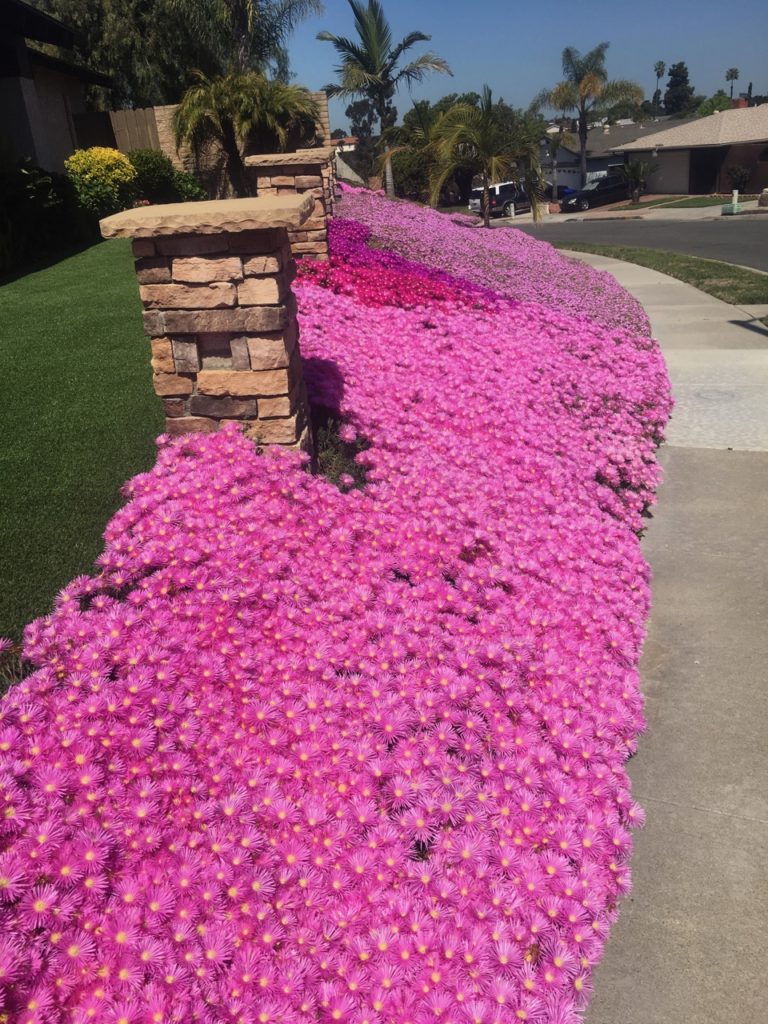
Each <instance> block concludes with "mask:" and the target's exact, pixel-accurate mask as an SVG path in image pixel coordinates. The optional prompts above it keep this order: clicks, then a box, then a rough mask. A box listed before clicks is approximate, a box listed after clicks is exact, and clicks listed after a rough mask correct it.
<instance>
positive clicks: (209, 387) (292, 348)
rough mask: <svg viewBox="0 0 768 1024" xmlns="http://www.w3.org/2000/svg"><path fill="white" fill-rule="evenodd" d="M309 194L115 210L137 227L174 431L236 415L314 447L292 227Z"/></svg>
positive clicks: (117, 224) (210, 426) (262, 438)
mask: <svg viewBox="0 0 768 1024" xmlns="http://www.w3.org/2000/svg"><path fill="white" fill-rule="evenodd" d="M311 209H312V200H311V198H310V197H306V198H302V197H300V196H295V195H293V196H283V197H279V198H277V197H275V198H272V199H266V198H261V199H233V200H220V201H212V202H203V203H175V204H169V205H167V206H151V207H145V208H140V209H136V210H125V211H123V213H119V214H116V215H115V216H114V217H108V218H106V220H103V221H102V222H101V228H102V234H103V235H104V237H106V238H114V237H132V238H133V239H134V242H133V251H134V255H135V257H136V276H137V278H138V283H139V294H140V296H141V301H142V304H143V306H144V329H145V332H146V334H147V335H148V336H149V338H150V343H151V348H152V371H153V383H154V388H155V392H156V394H157V395H158V396H160V398H161V399H162V401H163V407H164V410H165V416H166V421H165V423H166V431H167V433H169V434H182V433H187V432H190V431H212V430H216V429H217V428H218V426H219V425H220V424H221V423H226V422H228V421H230V420H236V421H238V422H242V423H244V424H245V427H246V432H247V433H248V434H249V436H251V437H252V438H253V439H254V440H255V441H256V442H257V443H259V444H264V445H269V444H279V445H284V446H290V447H301V448H304V449H308V448H309V446H310V443H311V438H310V424H309V413H308V407H307V400H306V392H305V389H304V383H303V377H302V370H301V355H300V351H299V331H298V323H297V320H296V300H295V298H294V296H293V293H292V292H291V287H290V286H291V281H292V280H293V277H294V275H295V262H294V260H293V256H292V254H291V246H290V244H289V240H288V231H289V229H290V230H296V229H297V228H298V227H299V226H300V225H301V223H302V222H303V221H304V220H305V219H306V218H307V217H308V216H309V214H310V211H311Z"/></svg>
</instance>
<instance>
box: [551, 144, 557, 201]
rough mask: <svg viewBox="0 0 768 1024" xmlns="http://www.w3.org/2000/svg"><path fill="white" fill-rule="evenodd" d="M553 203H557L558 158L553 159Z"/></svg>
mask: <svg viewBox="0 0 768 1024" xmlns="http://www.w3.org/2000/svg"><path fill="white" fill-rule="evenodd" d="M552 202H553V203H556V202H557V157H556V156H554V157H552Z"/></svg>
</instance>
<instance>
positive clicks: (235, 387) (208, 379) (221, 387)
mask: <svg viewBox="0 0 768 1024" xmlns="http://www.w3.org/2000/svg"><path fill="white" fill-rule="evenodd" d="M291 383H292V382H291V381H290V380H289V373H288V370H287V369H284V370H260V371H258V372H254V371H252V370H239V371H237V370H234V371H233V370H201V371H200V373H199V374H198V375H197V393H198V394H199V395H220V396H231V397H232V398H239V397H241V396H245V397H252V396H257V395H264V396H266V397H270V396H272V395H287V394H288V392H289V390H290V385H291Z"/></svg>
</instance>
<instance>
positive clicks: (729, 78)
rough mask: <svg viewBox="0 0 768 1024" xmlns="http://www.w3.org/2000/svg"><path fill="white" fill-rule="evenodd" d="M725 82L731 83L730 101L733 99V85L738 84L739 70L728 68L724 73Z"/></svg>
mask: <svg viewBox="0 0 768 1024" xmlns="http://www.w3.org/2000/svg"><path fill="white" fill-rule="evenodd" d="M725 80H726V82H730V83H731V99H733V83H734V82H738V80H739V69H738V68H728V70H727V71H726V72H725Z"/></svg>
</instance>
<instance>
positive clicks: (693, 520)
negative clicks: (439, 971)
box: [573, 225, 768, 1024]
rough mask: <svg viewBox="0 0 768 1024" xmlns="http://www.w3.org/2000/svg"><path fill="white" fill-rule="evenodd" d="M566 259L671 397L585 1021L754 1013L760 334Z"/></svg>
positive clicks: (762, 1010) (605, 266)
mask: <svg viewBox="0 0 768 1024" xmlns="http://www.w3.org/2000/svg"><path fill="white" fill-rule="evenodd" d="M585 226H586V225H585ZM606 226H609V225H606ZM650 226H651V225H648V227H650ZM715 227H716V228H719V227H720V225H715ZM740 227H741V226H740ZM679 228H680V226H679V225H678V230H679ZM726 230H730V228H728V229H726ZM670 247H671V246H670ZM674 247H675V248H677V249H680V248H681V245H680V240H679V237H678V238H676V240H675V246H674ZM573 255H574V256H576V257H578V258H579V259H581V260H583V261H584V262H587V263H589V264H590V265H591V266H594V267H597V268H598V269H600V270H606V271H608V272H609V273H611V274H612V275H613V276H614V277H616V279H617V280H618V281H619V283H620V284H622V285H624V287H625V288H627V290H628V291H630V292H631V293H632V294H633V295H634V296H635V297H636V298H637V299H638V300H639V301H640V302H641V303H642V304H643V306H644V307H645V309H646V311H647V313H648V315H649V317H650V320H651V326H652V330H653V334H654V336H655V337H657V338H658V339H659V343H660V345H661V348H662V351H663V353H664V357H665V359H666V361H667V366H668V368H669V374H670V378H671V381H672V390H673V394H674V397H675V400H676V403H677V404H676V407H675V410H674V413H673V416H672V420H671V422H670V424H669V429H668V431H667V443H666V444H665V445H664V447H663V448H662V449H661V453H660V454H661V463H662V465H663V467H664V474H665V475H664V484H663V486H662V487H661V490H660V493H659V503H658V506H657V507H656V509H655V510H654V513H653V519H652V520H651V521H650V523H649V526H648V532H647V536H646V537H645V539H644V541H643V549H644V552H645V555H646V557H647V558H648V560H649V562H650V564H651V568H652V570H653V583H652V587H653V607H652V610H651V618H650V623H649V632H648V639H647V642H646V645H645V650H644V653H643V658H642V661H641V665H640V671H641V677H642V687H643V691H644V693H645V697H646V715H647V718H648V734H647V735H646V736H644V737H641V740H640V747H639V750H638V753H637V756H636V757H635V758H633V759H632V761H631V762H630V765H629V771H630V775H631V777H632V783H633V796H634V797H635V799H637V800H638V801H639V802H640V803H641V804H642V805H643V806H644V807H645V808H646V811H647V814H648V821H647V824H646V827H645V829H643V830H642V831H641V832H639V833H637V836H636V844H635V853H634V857H633V859H632V868H633V878H634V890H633V892H632V894H631V895H630V896H629V897H627V898H625V899H624V901H623V904H622V907H621V916H620V918H619V921H618V923H617V924H616V927H615V928H614V930H613V932H612V934H611V937H610V939H609V942H608V945H607V949H606V955H605V959H604V960H603V962H602V963H601V964H600V966H599V967H598V969H597V971H596V974H595V997H594V1000H593V1002H592V1004H591V1006H590V1008H589V1010H588V1012H587V1014H586V1021H587V1024H757V1022H758V1021H761V1020H762V1021H764V1020H765V1019H766V1002H765V985H764V971H763V967H762V963H763V959H764V953H765V950H766V948H768V739H766V737H767V736H768V711H767V710H766V709H767V708H768V702H767V701H766V679H767V678H768V675H767V669H766V666H768V629H766V622H768V584H767V582H766V566H768V511H767V510H768V330H766V329H765V328H763V327H762V326H761V325H760V324H759V323H758V322H757V321H756V320H754V319H753V316H754V315H755V314H757V315H762V314H763V313H764V312H765V310H752V309H750V310H748V311H744V310H741V309H738V308H737V307H735V306H729V305H728V304H727V303H724V302H720V301H719V300H718V299H714V298H712V297H710V296H708V295H705V294H703V293H702V292H700V291H698V290H696V289H695V288H692V287H691V286H690V285H687V284H683V283H682V282H680V281H675V280H673V279H672V278H670V277H666V276H665V275H663V274H659V273H657V272H656V271H653V270H648V269H646V268H644V267H638V266H634V265H633V264H629V263H619V262H617V261H615V260H608V259H606V258H605V257H602V256H593V255H589V254H581V253H578V254H573ZM740 262H744V258H743V255H742V256H741V257H740Z"/></svg>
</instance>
